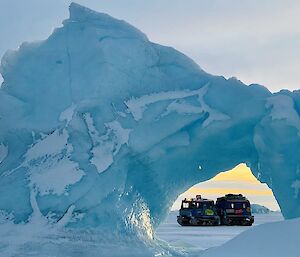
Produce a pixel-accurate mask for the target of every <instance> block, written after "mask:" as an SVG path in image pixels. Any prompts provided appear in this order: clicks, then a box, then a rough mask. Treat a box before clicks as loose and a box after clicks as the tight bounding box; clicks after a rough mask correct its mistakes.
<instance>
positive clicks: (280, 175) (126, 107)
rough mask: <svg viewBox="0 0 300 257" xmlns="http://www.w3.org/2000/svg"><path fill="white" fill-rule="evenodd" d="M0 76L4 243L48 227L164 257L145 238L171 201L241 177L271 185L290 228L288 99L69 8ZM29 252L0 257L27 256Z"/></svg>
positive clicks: (295, 143) (292, 108)
mask: <svg viewBox="0 0 300 257" xmlns="http://www.w3.org/2000/svg"><path fill="white" fill-rule="evenodd" d="M0 71H1V74H2V76H3V79H4V81H3V83H2V86H1V88H0V210H1V215H0V216H1V217H2V218H1V220H3V222H2V221H1V222H2V223H4V224H6V223H9V224H10V225H9V228H11V227H14V229H13V230H11V231H15V234H18V233H19V232H16V230H17V231H18V229H20V228H22V229H25V231H36V233H37V235H45V238H48V239H49V238H50V239H49V240H50V241H51V240H52V239H51V237H50V236H49V235H48V234H47V233H48V232H49V231H50V232H51V231H54V230H55V231H57V229H58V227H59V228H66V229H69V230H70V231H74V230H75V231H77V232H75V233H73V234H72V233H71V234H72V235H74V234H80V233H81V232H82V231H89V230H91V229H92V230H93V231H94V230H97V231H98V232H97V233H98V235H105V236H103V237H101V236H95V238H96V239H95V241H97V240H98V239H99V238H102V239H103V238H104V237H105V238H107V240H106V241H105V242H106V243H107V242H111V241H110V238H114V240H116V241H118V242H122V243H120V245H127V243H128V242H129V243H132V244H137V245H138V246H137V247H129V248H130V249H132V248H135V252H136V253H138V252H139V250H137V249H138V247H140V248H141V249H142V248H143V247H144V246H145V244H146V245H147V249H148V250H147V251H149V254H150V255H149V256H153V255H155V254H158V253H157V252H159V254H161V252H164V254H165V255H167V254H170V255H172V252H171V250H170V249H169V248H168V247H165V246H162V244H161V243H158V242H157V241H155V240H154V234H153V231H154V230H155V229H156V228H157V226H158V225H159V224H160V222H161V221H162V220H163V219H164V218H165V217H166V214H167V213H168V212H169V210H170V208H171V206H172V203H173V202H174V201H175V200H176V198H177V196H178V195H179V194H181V193H182V192H184V191H185V190H187V189H188V188H190V187H191V186H192V185H194V184H196V183H199V182H201V181H205V180H208V179H210V178H212V177H214V176H215V175H216V174H218V173H219V172H222V171H226V170H229V169H231V168H234V167H235V166H236V165H238V164H240V163H246V165H247V166H248V167H249V168H250V169H251V171H252V173H253V174H254V175H255V176H256V177H257V178H258V180H260V181H261V182H264V183H267V184H268V186H269V187H270V188H271V189H272V191H273V193H274V195H275V197H276V199H277V201H278V203H279V205H280V208H281V211H282V212H283V215H284V217H285V218H286V219H290V218H295V217H299V216H300V207H299V206H300V204H299V203H300V196H299V188H300V186H299V184H300V182H299V181H300V158H299V156H300V137H299V135H300V134H299V129H300V120H299V111H300V107H299V106H300V93H299V91H294V92H290V91H280V92H278V93H274V94H272V93H271V92H270V91H269V90H268V89H266V88H265V87H263V86H261V85H257V84H252V85H249V86H247V85H245V84H243V83H242V82H241V81H239V80H237V79H235V78H230V79H225V78H224V77H222V76H213V75H210V74H208V73H206V72H205V71H203V70H202V69H201V68H199V66H198V65H197V64H196V63H195V62H193V61H192V60H191V59H190V58H188V57H187V56H185V55H184V54H182V53H180V52H178V51H176V50H175V49H173V48H171V47H166V46H161V45H158V44H155V43H153V42H150V41H149V40H148V38H147V37H146V35H145V34H143V33H142V32H140V31H139V30H138V29H136V28H134V27H133V26H131V25H129V24H128V23H126V22H125V21H121V20H117V19H115V18H112V17H110V16H109V15H106V14H102V13H97V12H94V11H92V10H90V9H88V8H85V7H83V6H80V5H78V4H75V3H72V4H71V5H70V17H69V18H68V19H67V20H65V21H64V22H63V26H62V27H60V28H57V29H55V30H54V32H53V33H52V35H50V36H49V38H48V39H46V40H44V41H39V42H33V43H23V44H22V45H21V46H20V47H19V49H18V50H16V51H8V52H7V53H6V54H5V55H4V57H3V58H2V61H1V67H0ZM12 224H14V225H12ZM30 224H32V226H34V228H35V229H33V230H32V229H28V227H27V226H29V228H30ZM3 226H4V225H3ZM5 226H6V225H5ZM7 226H8V225H7ZM48 226H50V227H48ZM22 229H21V230H22ZM3 231H7V230H5V229H3ZM38 231H40V232H38ZM41 231H43V232H41ZM79 231H81V232H80V233H79ZM44 232H45V233H44ZM46 232H47V233H46ZM50 232H49V233H50ZM32 233H33V232H32ZM55 233H56V232H55ZM62 233H67V232H62ZM82 233H83V234H82V235H83V236H85V238H87V241H88V240H89V239H88V238H89V237H88V235H86V234H85V233H84V232H82ZM91 233H92V232H91ZM64 235H65V234H62V235H60V237H59V240H60V241H59V242H60V243H61V247H65V244H63V243H62V242H63V238H65V237H64ZM68 235H69V234H68ZM35 236H36V234H34V235H33V237H28V238H31V239H32V238H35ZM70 237H71V238H73V237H72V236H70ZM91 237H92V236H91ZM125 237H128V238H129V237H134V238H138V239H139V240H140V241H138V240H137V241H134V242H135V243H133V241H131V240H128V242H125V241H124V240H125V239H124V238H125ZM7 238H9V237H7ZM28 238H27V239H28ZM27 239H26V240H27ZM73 239H74V238H73ZM73 239H72V240H73ZM26 240H25V239H24V238H21V239H20V240H19V241H17V240H15V241H16V242H20V245H15V246H14V247H13V248H11V247H8V246H9V245H10V243H11V241H9V242H10V243H9V242H8V243H5V242H4V243H3V242H2V243H0V252H1V251H2V250H1V249H6V250H5V251H6V252H5V253H6V255H5V254H4V255H3V256H9V255H8V254H7V253H9V254H11V253H12V252H13V254H11V256H22V254H20V253H19V255H18V254H16V253H15V252H18V249H21V250H20V251H23V250H24V249H31V250H30V251H33V250H32V248H30V247H27V248H26V247H25V248H24V244H25V243H24V242H25V241H26ZM28 240H29V239H28ZM45 240H46V239H45ZM70 240H71V239H70ZM72 240H71V241H70V242H73V241H72ZM74 240H75V239H74ZM51 242H52V241H51ZM145 242H147V243H145ZM33 245H34V244H33ZM54 245H55V244H54ZM106 245H108V244H106ZM7 247H8V248H7ZM18 247H19V248H18ZM44 249H47V247H46V246H45V248H44ZM75 249H77V248H75ZM80 249H81V248H80V247H78V256H82V255H80V254H79V252H80V251H81V250H82V249H81V250H80ZM84 249H85V248H84ZM92 249H94V248H92ZM103 249H104V250H103ZM105 249H106V248H105V247H104V248H102V250H103V251H105ZM149 249H150V250H149ZM151 249H152V250H151ZM153 249H159V250H153ZM3 251H4V250H3ZM3 251H2V252H3ZM28 251H29V250H28ZM45 251H46V250H45ZM82 251H83V252H84V250H82ZM108 252H109V250H107V252H105V254H104V253H103V254H102V256H107V255H108ZM63 253H66V255H68V254H69V255H71V256H77V255H76V254H74V253H70V252H68V251H61V252H60V253H57V256H64V255H63ZM97 253H98V251H96V250H95V252H93V253H92V254H91V255H90V256H97V255H96V254H97ZM140 253H144V250H141V251H140ZM81 254H83V253H82V252H81ZM120 254H121V255H122V254H123V255H122V256H126V255H125V253H120ZM83 255H85V256H88V254H83ZM145 255H146V253H145ZM30 256H34V255H30ZM37 256H40V255H37ZM112 256H116V253H115V254H112ZM128 256H133V254H132V253H131V254H128ZM137 256H139V255H138V254H137Z"/></svg>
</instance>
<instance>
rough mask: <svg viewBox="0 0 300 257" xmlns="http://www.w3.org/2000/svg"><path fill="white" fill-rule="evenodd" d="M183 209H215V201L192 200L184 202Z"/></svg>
mask: <svg viewBox="0 0 300 257" xmlns="http://www.w3.org/2000/svg"><path fill="white" fill-rule="evenodd" d="M181 208H182V209H203V210H206V209H215V206H214V203H213V202H210V201H207V202H196V201H190V202H182V206H181Z"/></svg>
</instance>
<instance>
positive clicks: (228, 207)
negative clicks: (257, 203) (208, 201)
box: [216, 194, 254, 226]
mask: <svg viewBox="0 0 300 257" xmlns="http://www.w3.org/2000/svg"><path fill="white" fill-rule="evenodd" d="M216 207H217V213H218V215H219V216H220V220H221V224H222V225H229V226H230V225H242V226H251V225H252V224H253V222H254V216H252V214H251V206H250V202H249V200H248V199H247V198H246V197H245V196H243V195H242V194H227V195H225V196H223V197H219V198H218V199H217V201H216Z"/></svg>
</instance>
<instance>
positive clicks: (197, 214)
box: [177, 195, 220, 226]
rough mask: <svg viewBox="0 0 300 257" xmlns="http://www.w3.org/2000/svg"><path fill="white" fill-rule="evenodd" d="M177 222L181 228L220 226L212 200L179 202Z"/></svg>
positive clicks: (198, 198) (197, 197)
mask: <svg viewBox="0 0 300 257" xmlns="http://www.w3.org/2000/svg"><path fill="white" fill-rule="evenodd" d="M177 222H178V223H179V224H180V225H181V226H206V225H212V226H217V225H220V218H219V216H218V215H217V209H216V206H215V204H214V201H213V200H208V199H204V198H201V196H200V195H197V196H196V198H190V199H187V198H185V199H184V200H182V202H181V208H180V210H179V216H177Z"/></svg>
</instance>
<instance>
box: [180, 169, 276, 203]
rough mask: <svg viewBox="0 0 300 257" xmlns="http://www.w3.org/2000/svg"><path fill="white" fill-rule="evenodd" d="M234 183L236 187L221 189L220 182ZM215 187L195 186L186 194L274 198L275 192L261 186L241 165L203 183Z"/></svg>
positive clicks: (263, 185)
mask: <svg viewBox="0 0 300 257" xmlns="http://www.w3.org/2000/svg"><path fill="white" fill-rule="evenodd" d="M224 181H225V182H226V181H228V182H234V184H235V185H234V187H231V188H225V187H221V186H220V183H218V182H224ZM208 183H209V184H210V185H214V187H211V188H205V187H199V186H193V187H191V188H190V189H188V190H187V191H185V192H184V194H185V195H186V194H187V195H197V194H200V195H203V196H204V197H205V195H219V196H221V195H225V194H243V195H246V196H273V192H272V190H271V189H269V188H268V187H267V186H266V185H265V184H261V183H260V182H259V181H258V180H257V179H256V177H254V175H253V174H252V172H251V170H250V169H249V168H248V167H247V166H246V165H245V164H239V165H238V166H236V167H235V168H233V169H232V170H229V171H225V172H221V173H219V174H218V175H216V176H215V177H213V178H212V179H210V180H208V181H205V182H203V185H204V184H208ZM239 183H244V184H245V183H247V184H251V185H252V187H253V186H254V188H243V187H239Z"/></svg>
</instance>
